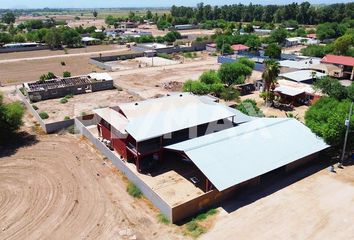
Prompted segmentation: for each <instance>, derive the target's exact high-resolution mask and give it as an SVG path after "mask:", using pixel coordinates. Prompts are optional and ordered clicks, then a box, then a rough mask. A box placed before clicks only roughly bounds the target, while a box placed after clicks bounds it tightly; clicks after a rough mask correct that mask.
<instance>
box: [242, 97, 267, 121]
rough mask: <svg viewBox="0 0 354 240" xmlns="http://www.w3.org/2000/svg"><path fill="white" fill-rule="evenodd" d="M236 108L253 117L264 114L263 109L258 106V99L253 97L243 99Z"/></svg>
mask: <svg viewBox="0 0 354 240" xmlns="http://www.w3.org/2000/svg"><path fill="white" fill-rule="evenodd" d="M236 108H237V110H239V111H240V112H242V113H244V114H246V115H249V116H253V117H263V116H264V114H263V112H262V110H261V109H260V108H259V107H258V106H257V103H256V101H255V100H253V99H246V100H244V101H242V102H241V103H240V105H238V106H237V107H236Z"/></svg>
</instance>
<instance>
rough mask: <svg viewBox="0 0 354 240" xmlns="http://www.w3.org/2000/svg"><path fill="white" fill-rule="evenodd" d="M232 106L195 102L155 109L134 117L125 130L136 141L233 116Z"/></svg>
mask: <svg viewBox="0 0 354 240" xmlns="http://www.w3.org/2000/svg"><path fill="white" fill-rule="evenodd" d="M235 114H236V113H235V111H233V109H232V108H229V107H227V106H224V105H222V104H195V105H190V106H189V105H187V106H185V107H180V108H171V109H167V110H164V111H156V112H155V113H154V114H148V115H145V116H140V117H137V118H134V119H133V120H131V121H130V122H129V124H128V125H127V126H126V131H127V132H128V133H129V134H130V135H131V136H132V137H133V138H134V139H135V140H136V141H138V142H140V141H144V140H147V139H151V138H154V137H159V136H162V135H165V134H168V133H171V132H175V131H179V130H182V129H186V128H191V127H194V126H198V125H201V124H205V123H209V122H214V121H217V120H220V119H225V118H230V117H232V116H235Z"/></svg>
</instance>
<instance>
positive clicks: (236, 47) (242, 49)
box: [231, 44, 250, 54]
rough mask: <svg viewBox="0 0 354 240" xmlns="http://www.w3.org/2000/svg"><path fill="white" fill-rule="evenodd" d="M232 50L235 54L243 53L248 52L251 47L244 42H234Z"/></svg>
mask: <svg viewBox="0 0 354 240" xmlns="http://www.w3.org/2000/svg"><path fill="white" fill-rule="evenodd" d="M231 48H232V50H234V53H235V54H241V53H245V52H247V51H248V50H249V49H250V48H249V47H247V46H246V45H243V44H234V45H231Z"/></svg>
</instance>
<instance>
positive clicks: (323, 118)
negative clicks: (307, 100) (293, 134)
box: [305, 97, 354, 146]
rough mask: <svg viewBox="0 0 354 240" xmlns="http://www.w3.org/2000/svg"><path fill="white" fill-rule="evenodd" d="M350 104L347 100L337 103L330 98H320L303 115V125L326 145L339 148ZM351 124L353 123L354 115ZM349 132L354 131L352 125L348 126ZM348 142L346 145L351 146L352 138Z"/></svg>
mask: <svg viewBox="0 0 354 240" xmlns="http://www.w3.org/2000/svg"><path fill="white" fill-rule="evenodd" d="M350 104H351V101H349V100H343V101H339V100H337V99H335V98H332V97H322V98H321V99H320V100H318V101H317V102H316V103H315V104H314V105H312V106H311V107H310V108H309V109H308V111H307V112H306V113H305V124H306V126H308V127H309V128H310V129H311V130H312V131H313V132H314V133H316V134H317V135H318V136H320V137H322V138H323V139H324V140H325V141H326V142H327V143H328V144H330V145H332V146H341V144H342V143H343V139H344V134H345V129H346V127H345V125H344V121H345V119H346V117H347V116H348V112H349V107H350ZM351 122H354V115H352V117H351ZM350 131H351V132H353V131H354V124H351V125H350ZM348 140H349V142H348V144H349V145H352V144H353V141H354V138H348Z"/></svg>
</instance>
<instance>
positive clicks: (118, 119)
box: [93, 108, 128, 133]
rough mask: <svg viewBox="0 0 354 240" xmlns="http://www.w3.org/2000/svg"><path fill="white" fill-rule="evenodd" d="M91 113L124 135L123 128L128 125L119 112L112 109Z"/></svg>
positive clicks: (102, 109)
mask: <svg viewBox="0 0 354 240" xmlns="http://www.w3.org/2000/svg"><path fill="white" fill-rule="evenodd" d="M93 112H94V113H95V114H97V115H98V116H99V117H101V118H103V119H104V120H105V121H106V122H108V123H109V124H111V125H112V126H113V127H114V128H115V129H117V130H119V131H120V132H121V133H125V127H126V126H127V124H128V120H127V119H126V118H125V117H124V116H122V115H121V114H120V113H119V112H117V111H115V110H113V109H112V108H100V109H94V110H93Z"/></svg>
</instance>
